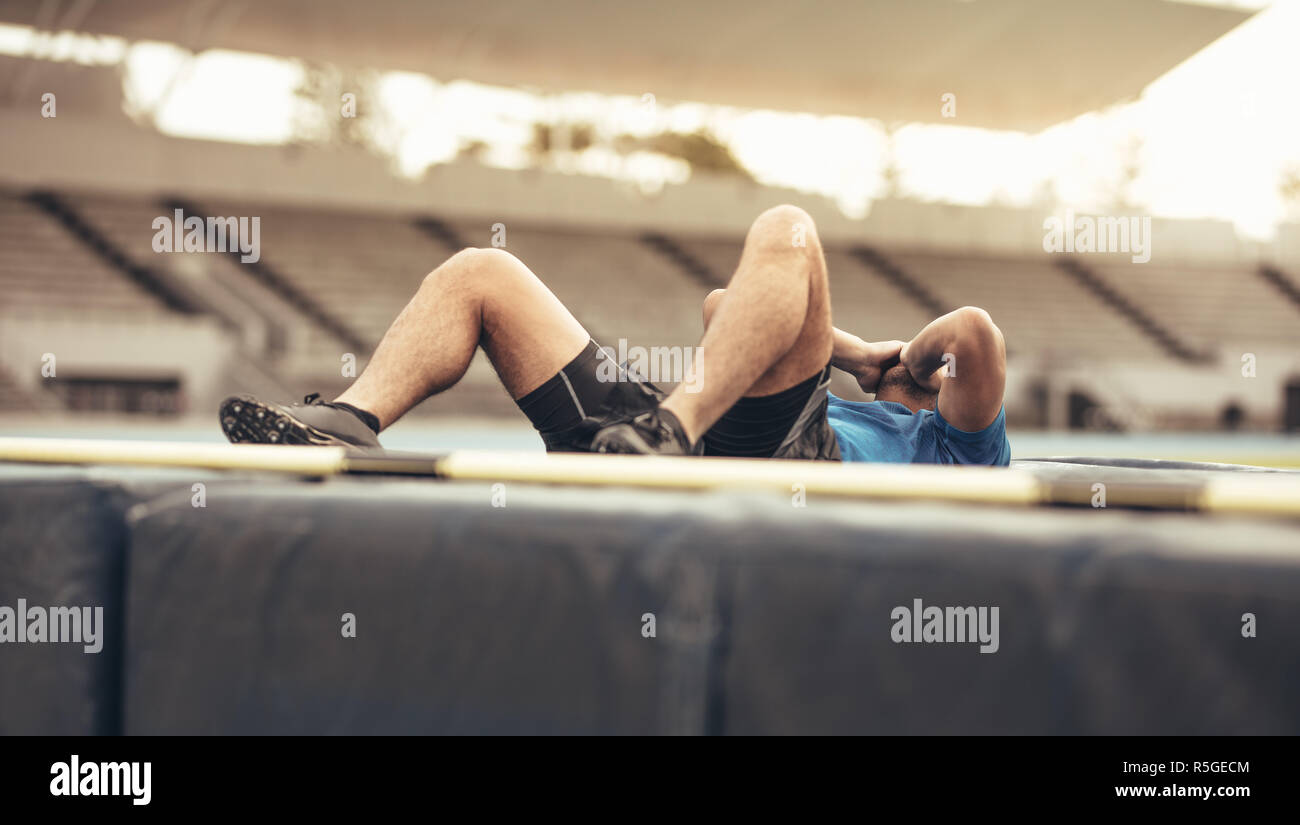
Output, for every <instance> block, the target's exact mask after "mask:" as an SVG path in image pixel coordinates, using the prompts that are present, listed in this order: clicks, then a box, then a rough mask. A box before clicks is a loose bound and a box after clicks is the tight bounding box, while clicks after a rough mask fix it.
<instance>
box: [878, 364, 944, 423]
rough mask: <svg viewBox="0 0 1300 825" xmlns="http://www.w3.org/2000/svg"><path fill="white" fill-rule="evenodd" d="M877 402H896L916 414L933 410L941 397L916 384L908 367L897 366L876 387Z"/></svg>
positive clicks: (881, 378) (882, 377) (888, 371)
mask: <svg viewBox="0 0 1300 825" xmlns="http://www.w3.org/2000/svg"><path fill="white" fill-rule="evenodd" d="M876 400H877V401H895V402H897V403H899V404H902V405H903V406H904V407H907V408H908V409H909V410H911V411H912V412H914V413H915V412H920V411H921V410H933V409H934V405H935V403H936V402H937V401H938V400H939V396H938V394H937V393H933V392H930V391H929V390H927V389H925V388H924V387H922V386H921V385H920V384H918V383H916V379H915V378H913V377H912V373H910V372H908V370H907V367H905V366H903V365H902V364H895V365H894V366H892V367H890V368H889V369H887V370H885V374H884V375H882V376H880V384H879V386H877V387H876Z"/></svg>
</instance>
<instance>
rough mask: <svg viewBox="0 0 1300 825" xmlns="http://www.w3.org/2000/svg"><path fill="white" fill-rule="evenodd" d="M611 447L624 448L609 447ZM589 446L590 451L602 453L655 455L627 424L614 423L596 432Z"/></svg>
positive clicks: (652, 449) (638, 434) (639, 435)
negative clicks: (598, 432) (604, 429)
mask: <svg viewBox="0 0 1300 825" xmlns="http://www.w3.org/2000/svg"><path fill="white" fill-rule="evenodd" d="M601 436H604V437H603V438H602V437H601ZM611 447H614V448H626V449H610V448H611ZM591 448H592V452H595V453H601V454H603V455H655V450H654V448H652V447H651V446H650V445H649V444H648V443H647V442H646V440H645V439H644V438H642V437H641V434H640V433H638V432H637V431H636V429H635V428H633V427H632V426H630V425H628V424H616V425H614V426H613V427H610V428H609V429H608V430H607V431H605V432H604V433H600V434H598V435H597V436H596V438H595V439H593V441H592V444H591Z"/></svg>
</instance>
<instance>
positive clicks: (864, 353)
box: [852, 341, 906, 393]
mask: <svg viewBox="0 0 1300 825" xmlns="http://www.w3.org/2000/svg"><path fill="white" fill-rule="evenodd" d="M862 344H863V346H862V349H861V354H860V356H859V362H858V365H857V368H856V369H854V370H852V373H853V377H854V378H856V379H858V386H859V387H861V388H862V391H863V392H866V393H874V392H875V391H876V390H877V389H878V388H879V386H880V378H881V376H883V375H884V374H885V373H886V372H887V371H888V370H889V369H890V368H891V367H894V366H896V365H897V364H898V362H899V358H900V357H901V355H902V352H903V348H904V347H905V346H906V344H904V343H903V342H902V341H874V342H871V341H863V342H862Z"/></svg>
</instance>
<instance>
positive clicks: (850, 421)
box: [826, 395, 1011, 467]
mask: <svg viewBox="0 0 1300 825" xmlns="http://www.w3.org/2000/svg"><path fill="white" fill-rule="evenodd" d="M826 415H827V417H828V418H830V422H831V428H832V429H834V430H835V436H836V438H837V439H838V440H839V443H840V455H841V457H842V458H843V459H844V460H845V461H885V462H892V463H896V464H909V463H910V464H990V465H993V466H996V467H1005V466H1007V465H1008V464H1010V463H1011V443H1010V442H1009V441H1007V413H1006V409H1005V408H1003V409H1001V410H999V411H998V417H997V418H995V419H993V423H992V424H990V425H988V426H987V427H985V428H984V429H982V430H980V431H978V432H973V433H968V432H966V431H964V430H959V429H957V428H956V427H954V426H952V425H951V424H949V423H948V422H947V421H944V420H943V416H942V415H940V414H939V413H938V412H937V411H935V412H931V411H930V410H921V411H920V412H918V413H913V412H912V411H911V410H909V409H908V408H907V407H904V406H903V405H902V404H899V403H897V402H894V401H845V400H844V399H843V398H837V397H836V396H835V395H831V396H830V402H829V404H828V405H827V408H826Z"/></svg>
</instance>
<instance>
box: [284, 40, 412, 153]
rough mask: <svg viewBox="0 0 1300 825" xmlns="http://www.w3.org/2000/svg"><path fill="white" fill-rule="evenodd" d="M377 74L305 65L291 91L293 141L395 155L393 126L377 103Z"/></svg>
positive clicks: (312, 64)
mask: <svg viewBox="0 0 1300 825" xmlns="http://www.w3.org/2000/svg"><path fill="white" fill-rule="evenodd" d="M378 86H379V73H378V72H375V71H368V70H351V69H343V68H340V67H338V66H334V65H332V64H324V63H306V62H304V63H303V78H302V82H301V83H299V84H298V87H297V88H296V89H294V95H295V96H296V98H297V106H296V108H295V110H294V113H293V134H294V138H293V139H294V142H295V143H299V144H318V145H319V144H326V145H335V146H353V147H357V148H361V149H365V150H367V151H370V152H373V153H375V154H377V155H380V156H382V157H385V158H387V159H388V160H390V161H391V160H393V159H394V152H395V145H396V141H395V138H394V135H395V132H394V129H393V124H392V123H391V122H390V120H389V118H388V117H387V116H386V115H385V113H384V112H383V109H382V108H381V107H380V106H379V105H378V99H379V95H378Z"/></svg>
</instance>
